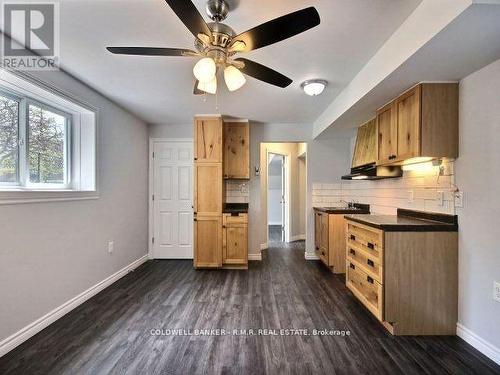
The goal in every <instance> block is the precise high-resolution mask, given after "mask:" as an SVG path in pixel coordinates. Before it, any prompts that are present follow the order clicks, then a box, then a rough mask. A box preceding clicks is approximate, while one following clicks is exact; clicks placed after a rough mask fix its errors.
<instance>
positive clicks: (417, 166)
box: [402, 158, 442, 172]
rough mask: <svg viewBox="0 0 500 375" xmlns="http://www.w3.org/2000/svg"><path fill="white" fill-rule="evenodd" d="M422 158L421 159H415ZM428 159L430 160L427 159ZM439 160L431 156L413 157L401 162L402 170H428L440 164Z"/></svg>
mask: <svg viewBox="0 0 500 375" xmlns="http://www.w3.org/2000/svg"><path fill="white" fill-rule="evenodd" d="M417 159H422V160H421V161H415V160H417ZM429 159H430V160H429ZM411 161H412V162H411ZM441 163H442V162H441V160H432V158H413V159H409V160H405V161H404V162H403V167H402V168H403V171H414V172H430V171H433V170H435V169H436V168H438V167H439V166H440V165H441Z"/></svg>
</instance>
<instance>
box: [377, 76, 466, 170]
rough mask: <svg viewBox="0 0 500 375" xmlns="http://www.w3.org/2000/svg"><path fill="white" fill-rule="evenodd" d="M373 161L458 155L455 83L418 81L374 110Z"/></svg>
mask: <svg viewBox="0 0 500 375" xmlns="http://www.w3.org/2000/svg"><path fill="white" fill-rule="evenodd" d="M377 127H378V142H377V146H378V158H377V164H378V165H384V164H394V163H402V162H403V161H405V160H408V159H412V158H417V157H429V158H450V159H455V158H457V157H458V83H421V84H418V85H416V86H415V87H413V88H411V89H409V90H408V91H406V92H405V93H403V94H402V95H400V96H399V97H398V98H396V99H394V100H393V101H392V102H390V103H389V104H387V105H385V106H384V107H382V108H380V109H379V110H378V111H377Z"/></svg>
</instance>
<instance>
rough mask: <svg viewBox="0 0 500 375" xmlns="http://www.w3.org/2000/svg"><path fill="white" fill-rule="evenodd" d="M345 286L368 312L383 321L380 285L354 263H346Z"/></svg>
mask: <svg viewBox="0 0 500 375" xmlns="http://www.w3.org/2000/svg"><path fill="white" fill-rule="evenodd" d="M346 285H347V287H348V288H349V290H351V292H352V293H353V294H354V295H355V296H356V297H357V298H358V299H359V301H361V303H363V305H365V306H366V308H367V309H368V310H370V312H371V313H372V314H373V315H375V316H376V317H377V319H378V320H380V321H383V317H384V315H383V306H384V305H383V302H384V301H383V298H384V295H383V291H382V285H381V284H380V283H379V282H378V281H377V280H374V279H373V278H372V277H371V276H369V275H368V274H366V273H365V272H363V270H361V269H360V268H359V267H358V266H356V264H354V262H349V261H347V268H346Z"/></svg>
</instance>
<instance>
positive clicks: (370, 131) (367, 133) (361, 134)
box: [352, 118, 377, 168]
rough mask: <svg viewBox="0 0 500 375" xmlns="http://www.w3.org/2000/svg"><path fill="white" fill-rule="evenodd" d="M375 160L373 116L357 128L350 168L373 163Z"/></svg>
mask: <svg viewBox="0 0 500 375" xmlns="http://www.w3.org/2000/svg"><path fill="white" fill-rule="evenodd" d="M376 161H377V120H376V119H375V118H374V119H372V120H370V121H368V122H367V123H366V124H363V125H361V126H360V127H359V128H358V136H357V139H356V146H355V148H354V155H353V158H352V168H356V167H360V166H362V165H367V164H371V163H375V162H376Z"/></svg>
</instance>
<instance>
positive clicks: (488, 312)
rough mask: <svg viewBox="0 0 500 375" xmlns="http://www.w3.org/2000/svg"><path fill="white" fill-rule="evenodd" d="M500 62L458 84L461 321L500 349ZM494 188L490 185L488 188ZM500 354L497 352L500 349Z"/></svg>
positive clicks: (457, 166) (457, 176) (457, 181)
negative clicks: (497, 293) (496, 289)
mask: <svg viewBox="0 0 500 375" xmlns="http://www.w3.org/2000/svg"><path fill="white" fill-rule="evenodd" d="M499 87H500V60H498V61H496V62H494V63H493V64H491V65H489V66H487V67H485V68H483V69H481V70H479V71H477V72H475V73H473V74H471V75H470V76H468V77H466V78H465V79H463V80H462V81H461V83H460V157H459V158H458V160H457V161H456V163H455V168H456V170H455V172H456V184H457V185H458V187H459V188H460V190H462V191H463V192H464V194H465V206H464V208H458V209H457V213H458V218H459V225H460V232H459V253H460V257H459V317H458V319H459V323H460V324H462V325H464V326H465V327H466V328H468V329H469V330H471V331H472V332H474V333H475V334H477V335H479V336H480V337H482V338H483V339H485V340H487V341H489V342H490V343H491V344H493V345H495V346H496V347H497V348H500V325H499V324H498V322H499V321H500V303H498V302H495V301H494V300H493V298H492V296H493V281H497V282H500V247H499V246H498V226H499V224H500V221H499V220H500V199H499V197H498V191H499V184H500V176H499V175H498V170H499V163H500V147H499V139H500V105H499V95H498V88H499ZM488 184H491V187H488ZM497 350H498V349H497Z"/></svg>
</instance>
